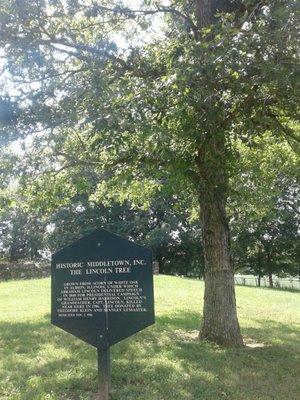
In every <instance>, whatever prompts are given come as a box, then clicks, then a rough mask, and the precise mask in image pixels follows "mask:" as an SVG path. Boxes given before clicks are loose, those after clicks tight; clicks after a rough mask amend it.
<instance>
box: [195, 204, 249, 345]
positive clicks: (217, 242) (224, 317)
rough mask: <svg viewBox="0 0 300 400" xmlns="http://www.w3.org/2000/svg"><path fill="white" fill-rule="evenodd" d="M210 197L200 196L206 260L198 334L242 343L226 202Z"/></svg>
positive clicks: (215, 339)
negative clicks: (200, 326) (200, 325)
mask: <svg viewBox="0 0 300 400" xmlns="http://www.w3.org/2000/svg"><path fill="white" fill-rule="evenodd" d="M205 197H207V196H205ZM209 197H210V198H209V199H206V198H204V199H203V198H202V199H200V203H201V213H202V226H203V227H202V229H203V244H204V260H205V293H204V308H203V325H202V329H201V332H200V338H204V339H208V340H210V341H213V342H216V343H218V344H221V345H225V346H242V345H243V340H242V336H241V332H240V327H239V323H238V319H237V312H236V300H235V286H234V273H233V268H232V265H231V257H230V234H229V228H228V225H227V222H226V211H225V204H224V203H223V202H222V201H220V199H213V198H212V196H209Z"/></svg>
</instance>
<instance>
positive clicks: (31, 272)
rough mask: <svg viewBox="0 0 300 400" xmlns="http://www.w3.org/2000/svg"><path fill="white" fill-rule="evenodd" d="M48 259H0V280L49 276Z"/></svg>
mask: <svg viewBox="0 0 300 400" xmlns="http://www.w3.org/2000/svg"><path fill="white" fill-rule="evenodd" d="M50 272H51V268H50V261H48V260H46V261H45V260H43V261H18V262H8V261H2V260H1V261H0V281H8V280H12V279H33V278H44V277H47V276H50Z"/></svg>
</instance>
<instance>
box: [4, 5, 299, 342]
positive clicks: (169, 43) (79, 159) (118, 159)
mask: <svg viewBox="0 0 300 400" xmlns="http://www.w3.org/2000/svg"><path fill="white" fill-rule="evenodd" d="M0 10H1V19H0V24H1V25H0V45H1V47H2V53H1V56H2V57H3V58H2V59H3V62H2V68H3V74H2V84H3V87H4V89H3V92H2V93H3V94H2V98H1V104H0V106H1V113H0V115H1V121H2V125H3V129H2V132H3V141H6V142H7V141H11V140H14V139H16V138H20V137H23V138H25V137H29V138H30V140H31V142H32V144H31V146H30V148H28V151H27V152H26V153H25V154H24V160H23V161H22V162H23V164H22V168H23V172H24V182H25V183H26V182H28V177H30V178H32V177H34V178H35V180H34V183H33V184H32V185H31V186H32V187H33V189H32V191H31V196H33V195H34V196H35V197H38V196H39V194H40V193H44V199H45V201H46V202H50V203H51V196H53V195H56V196H58V197H59V196H61V197H62V198H64V196H67V194H68V191H70V190H71V185H70V182H69V180H68V175H67V174H66V171H67V170H68V169H70V168H71V169H73V170H75V171H77V175H78V176H79V178H78V179H80V171H82V170H83V169H86V168H93V170H94V171H95V173H96V174H97V176H98V177H99V182H98V184H97V185H95V188H94V194H93V196H94V197H95V198H97V199H100V198H101V199H104V200H106V201H107V202H109V199H110V198H114V199H116V198H117V199H119V200H124V199H126V200H127V199H129V200H130V201H132V202H133V204H142V205H143V206H144V207H147V204H148V202H149V198H151V196H153V195H154V194H155V193H157V192H158V191H160V192H162V191H164V190H166V191H168V192H170V191H171V192H173V193H175V195H176V194H177V195H178V201H179V200H180V199H181V198H182V197H184V196H185V197H186V199H190V203H191V204H193V205H195V203H197V204H198V207H199V210H200V218H201V223H202V232H203V244H204V258H205V298H204V312H203V324H202V327H201V332H200V336H201V337H202V338H206V339H209V340H212V341H215V342H217V343H220V344H224V345H233V346H240V345H242V343H243V341H242V337H241V333H240V328H239V324H238V319H237V312H236V300H235V290H234V279H233V267H232V263H231V254H230V229H229V224H228V217H227V212H226V206H227V201H228V196H229V194H230V179H231V175H232V173H233V170H234V165H235V163H236V161H237V160H238V151H237V147H236V145H235V143H236V141H238V140H241V141H244V142H246V143H248V144H249V145H250V146H251V145H253V143H255V138H256V137H258V136H260V135H262V134H263V133H264V132H265V131H266V130H269V131H271V132H272V134H273V135H275V136H276V137H278V139H279V140H283V139H286V140H288V141H289V142H290V143H291V144H292V145H293V146H294V143H297V141H298V138H297V133H295V130H294V127H295V126H297V125H296V123H295V121H296V119H297V115H298V114H297V111H298V109H297V107H298V106H297V91H296V88H297V79H296V66H297V65H296V64H297V59H296V53H297V51H296V50H297V38H296V27H297V14H296V12H297V10H296V2H295V1H292V0H290V1H283V0H279V1H262V2H257V1H252V0H236V1H226V0H225V1H221V0H220V1H216V0H194V1H188V0H185V1H184V0H177V1H173V2H168V3H166V2H162V1H156V2H152V1H143V2H141V4H140V6H139V7H137V8H135V9H132V8H130V7H127V6H125V5H122V4H120V3H118V2H112V1H100V0H86V1H85V0H82V1H78V0H65V1H60V0H55V1H50V0H38V1H31V0H4V1H3V2H2V3H1V6H0ZM153 30H156V33H155V32H153ZM121 44H122V46H121ZM45 176H46V179H45V178H44V177H45ZM45 193H46V195H45ZM183 195H184V196H183Z"/></svg>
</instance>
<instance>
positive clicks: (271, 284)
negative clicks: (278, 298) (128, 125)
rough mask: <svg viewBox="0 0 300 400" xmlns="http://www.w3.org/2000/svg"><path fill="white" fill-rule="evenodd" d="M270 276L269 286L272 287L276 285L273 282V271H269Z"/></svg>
mask: <svg viewBox="0 0 300 400" xmlns="http://www.w3.org/2000/svg"><path fill="white" fill-rule="evenodd" d="M268 277H269V286H270V288H272V287H274V284H273V276H272V272H271V271H270V272H269V273H268Z"/></svg>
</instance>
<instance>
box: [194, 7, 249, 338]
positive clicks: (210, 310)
mask: <svg viewBox="0 0 300 400" xmlns="http://www.w3.org/2000/svg"><path fill="white" fill-rule="evenodd" d="M228 3H229V0H220V1H218V0H195V17H196V21H197V27H198V28H199V29H202V28H203V27H205V26H207V25H210V24H212V23H214V22H215V21H216V20H215V17H214V16H215V14H216V12H217V10H225V8H226V7H227V6H228ZM211 107H213V104H212V105H211ZM202 137H203V140H202V142H201V146H200V148H199V151H198V156H197V160H196V162H197V166H198V170H199V186H200V187H199V203H200V209H201V221H202V236H203V247H204V266H205V292H204V308H203V324H202V328H201V331H200V337H201V338H205V339H208V340H211V341H213V342H216V343H219V344H221V345H226V346H242V345H243V339H242V336H241V332H240V327H239V323H238V319H237V311H236V301H235V286H234V273H233V267H232V265H231V255H230V232H229V227H228V223H227V215H226V201H227V193H228V175H227V158H228V154H227V151H226V144H225V133H224V132H214V131H207V132H203V133H202Z"/></svg>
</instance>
